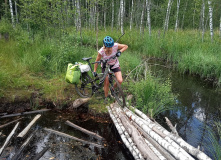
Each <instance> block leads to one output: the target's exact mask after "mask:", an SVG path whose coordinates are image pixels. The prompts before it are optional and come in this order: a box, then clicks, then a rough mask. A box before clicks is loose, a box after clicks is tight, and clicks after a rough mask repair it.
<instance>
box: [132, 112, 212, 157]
mask: <svg viewBox="0 0 221 160" xmlns="http://www.w3.org/2000/svg"><path fill="white" fill-rule="evenodd" d="M133 109H134V111H135V113H136V114H138V115H139V116H141V117H142V118H143V119H144V120H145V121H146V123H148V124H149V125H148V126H152V127H155V128H157V129H158V130H160V131H161V132H162V133H163V134H165V135H166V136H168V137H170V138H171V139H172V140H174V141H175V142H176V143H177V144H179V145H180V146H181V147H182V148H183V149H184V150H185V151H187V152H188V153H190V154H191V155H193V156H195V157H197V158H198V159H199V160H211V158H210V157H208V156H207V155H206V154H205V153H203V152H202V151H200V150H199V149H198V148H195V147H193V146H191V145H190V144H188V143H187V142H186V141H184V140H183V139H182V138H181V137H180V136H176V135H174V134H172V133H170V132H168V131H167V130H166V129H165V128H163V127H162V126H161V125H160V124H158V123H157V122H155V123H154V122H153V121H151V120H150V119H149V118H148V117H147V116H146V115H145V114H144V113H142V112H141V111H139V110H138V109H136V108H133Z"/></svg>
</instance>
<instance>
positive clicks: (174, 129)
mask: <svg viewBox="0 0 221 160" xmlns="http://www.w3.org/2000/svg"><path fill="white" fill-rule="evenodd" d="M165 119H166V123H167V125H168V126H169V127H170V129H171V130H172V133H173V134H175V135H176V136H179V134H178V132H177V130H176V125H175V127H174V126H173V125H172V123H171V122H170V120H169V119H168V118H167V117H165Z"/></svg>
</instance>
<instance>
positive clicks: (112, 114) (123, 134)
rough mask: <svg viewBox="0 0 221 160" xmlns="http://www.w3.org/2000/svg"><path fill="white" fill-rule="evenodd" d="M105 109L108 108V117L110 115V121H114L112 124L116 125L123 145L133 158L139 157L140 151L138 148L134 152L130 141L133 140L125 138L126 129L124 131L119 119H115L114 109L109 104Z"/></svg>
mask: <svg viewBox="0 0 221 160" xmlns="http://www.w3.org/2000/svg"><path fill="white" fill-rule="evenodd" d="M107 109H108V112H109V114H110V117H111V119H112V121H113V123H114V125H115V127H116V129H117V131H118V133H119V135H120V137H121V139H122V141H123V143H124V144H125V146H126V147H127V148H128V149H129V151H130V152H131V154H132V155H133V157H134V159H135V160H137V159H141V158H140V156H139V155H141V153H140V152H139V150H137V151H138V152H139V153H138V152H136V150H135V149H134V145H132V143H133V142H131V141H132V140H131V141H130V140H129V139H128V138H127V136H126V135H125V134H126V132H127V131H125V129H124V130H123V129H122V127H121V126H123V125H122V123H121V121H120V120H119V121H118V120H117V117H116V114H114V111H112V110H111V109H110V107H109V106H107ZM128 135H129V134H128ZM133 144H134V143H133ZM135 147H136V146H135ZM142 159H143V158H142Z"/></svg>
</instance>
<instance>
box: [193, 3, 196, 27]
mask: <svg viewBox="0 0 221 160" xmlns="http://www.w3.org/2000/svg"><path fill="white" fill-rule="evenodd" d="M195 15H196V3H195V6H194V11H193V29H194V26H195Z"/></svg>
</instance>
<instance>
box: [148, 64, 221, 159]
mask: <svg viewBox="0 0 221 160" xmlns="http://www.w3.org/2000/svg"><path fill="white" fill-rule="evenodd" d="M155 64H156V62H155ZM158 64H162V63H158ZM151 71H152V72H153V73H155V74H156V75H158V76H159V75H160V77H162V78H165V79H166V78H170V79H171V82H172V91H173V93H175V94H177V95H178V97H177V107H176V108H175V109H174V110H171V111H166V112H164V113H162V114H160V115H159V116H158V117H157V121H159V123H160V124H161V125H163V126H164V127H165V128H167V129H168V130H169V128H168V127H167V125H166V124H165V120H164V117H168V118H169V119H170V120H171V122H172V123H173V124H177V131H178V133H179V135H180V136H181V137H182V138H183V139H184V140H185V141H187V142H188V143H189V144H191V145H193V146H194V147H198V146H200V149H201V150H203V151H204V152H205V153H206V154H207V155H208V156H209V157H211V158H212V159H215V157H214V154H213V153H214V152H215V151H214V147H213V145H212V144H213V142H212V141H213V140H212V136H211V133H213V134H214V135H215V137H216V138H217V139H218V140H219V145H220V146H221V140H220V139H219V136H218V135H217V129H216V126H215V125H214V122H221V98H220V96H221V94H220V93H219V91H218V90H217V88H215V87H214V86H213V84H211V83H209V82H208V81H207V82H206V81H204V80H202V79H200V78H199V77H198V76H194V75H184V74H179V73H177V72H175V71H171V70H170V69H166V68H164V67H162V66H159V65H157V66H154V67H151ZM212 152H213V153H212ZM219 158H220V157H219Z"/></svg>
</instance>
